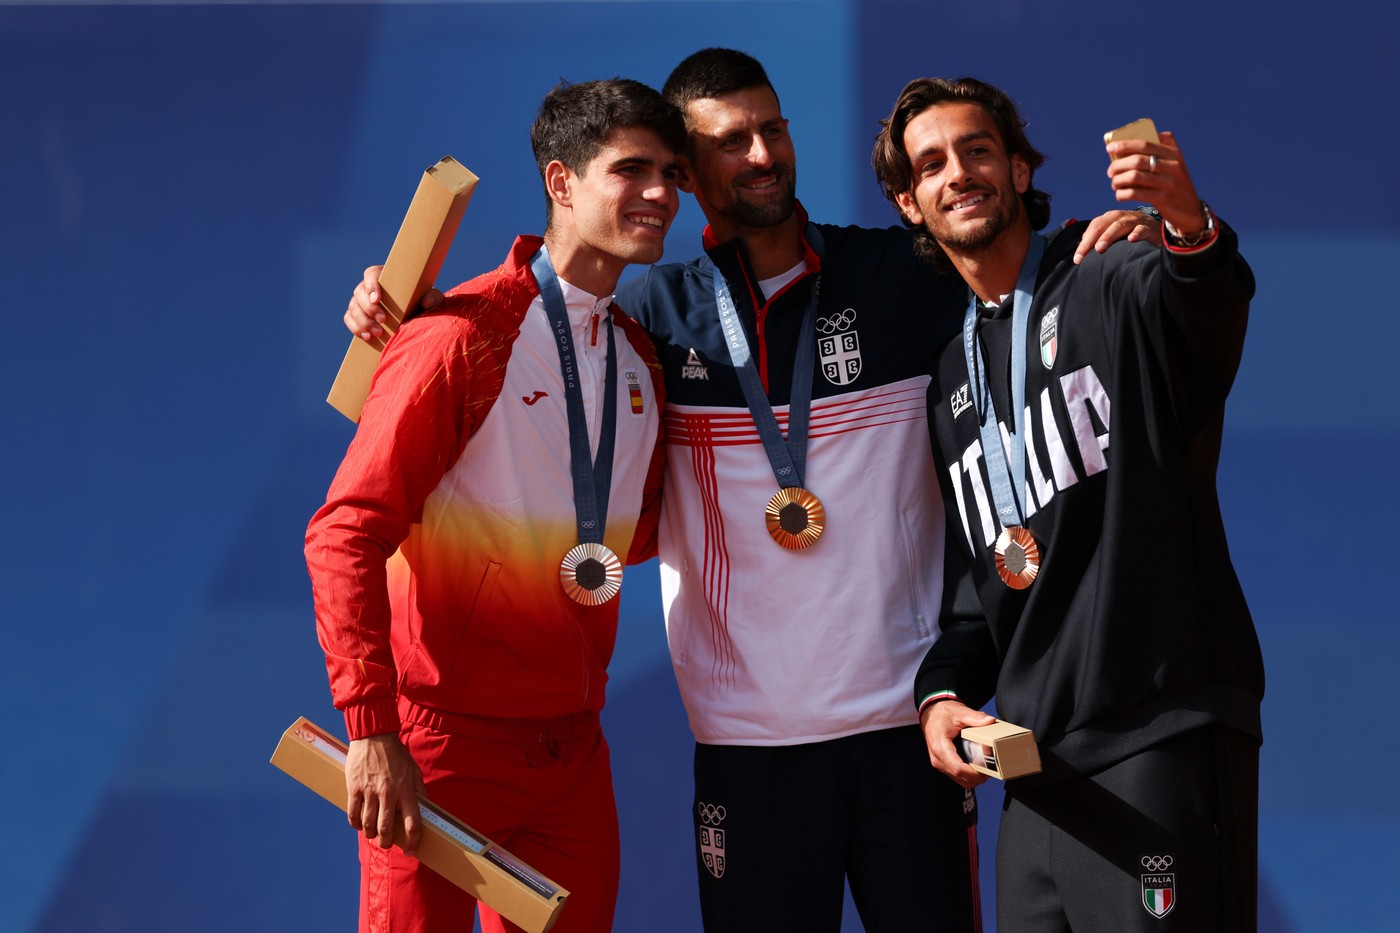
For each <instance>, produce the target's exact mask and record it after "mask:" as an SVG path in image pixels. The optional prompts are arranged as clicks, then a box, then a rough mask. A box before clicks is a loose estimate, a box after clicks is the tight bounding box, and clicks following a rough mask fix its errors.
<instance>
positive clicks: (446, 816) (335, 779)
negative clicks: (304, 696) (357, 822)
mask: <svg viewBox="0 0 1400 933" xmlns="http://www.w3.org/2000/svg"><path fill="white" fill-rule="evenodd" d="M345 752H346V748H345V743H343V742H341V741H340V740H339V739H337V738H335V737H334V736H332V735H331V734H330V733H328V732H326V731H325V730H324V729H321V728H320V727H319V726H317V725H315V724H314V723H312V722H311V721H310V720H308V719H306V718H305V717H302V718H301V719H298V720H297V721H296V722H294V723H292V724H291V725H290V726H288V727H287V731H286V732H283V733H282V738H281V740H280V741H279V742H278V743H277V750H276V751H274V752H273V753H272V763H273V764H274V765H276V766H277V767H279V768H281V769H282V770H283V771H285V772H287V773H288V774H290V775H291V776H292V777H294V778H296V779H297V780H298V781H300V782H301V783H303V784H305V785H306V786H307V787H309V788H311V789H312V790H314V791H315V792H316V793H318V794H320V795H321V796H322V797H324V798H326V799H327V800H329V801H330V802H331V803H333V804H335V805H336V806H337V807H339V808H341V810H342V811H344V809H345ZM418 805H419V811H420V812H421V813H422V815H423V838H422V841H421V842H420V843H419V844H418V860H419V861H421V862H422V863H423V864H424V865H427V866H428V867H429V868H431V869H432V870H433V871H435V872H437V873H438V874H440V875H442V876H443V877H444V878H446V879H447V880H448V881H451V882H452V883H453V884H455V885H457V887H459V888H461V889H462V890H463V891H466V892H467V893H468V894H470V895H472V896H473V897H475V898H476V899H477V900H479V901H481V902H482V903H483V904H486V905H487V906H488V907H491V908H493V909H495V910H496V911H497V912H498V913H499V914H500V915H501V916H503V917H505V918H506V919H507V920H509V921H511V922H512V923H514V924H516V925H517V926H519V927H522V928H524V929H526V930H529V931H530V933H544V931H546V930H548V929H549V928H550V927H551V926H553V925H554V921H555V920H556V919H558V917H559V912H560V911H561V910H563V909H564V904H565V902H566V901H567V900H568V897H569V892H568V891H567V890H566V889H564V888H562V887H560V886H559V885H558V884H556V883H554V882H553V881H551V880H549V879H548V878H546V877H545V876H544V875H542V874H540V873H539V872H537V871H535V870H534V869H533V868H531V867H530V866H529V865H527V864H525V863H524V862H523V861H521V860H520V859H518V858H516V857H515V856H514V855H511V854H510V853H509V852H507V851H506V850H505V849H502V848H501V847H500V846H498V845H496V844H495V843H494V842H492V841H491V840H490V839H487V838H486V837H485V836H483V835H481V834H480V833H478V832H477V831H476V830H474V829H472V828H471V827H470V826H468V825H467V824H465V823H463V822H462V821H461V820H458V819H457V818H456V817H454V816H452V814H450V813H448V812H447V811H446V810H443V809H442V808H441V807H439V806H437V805H436V804H434V803H432V802H431V801H429V800H427V799H425V798H423V797H419V798H418ZM403 833H404V829H403V821H402V820H400V821H399V824H398V826H396V827H395V830H394V842H395V843H396V844H398V845H402V843H403V838H404V836H403Z"/></svg>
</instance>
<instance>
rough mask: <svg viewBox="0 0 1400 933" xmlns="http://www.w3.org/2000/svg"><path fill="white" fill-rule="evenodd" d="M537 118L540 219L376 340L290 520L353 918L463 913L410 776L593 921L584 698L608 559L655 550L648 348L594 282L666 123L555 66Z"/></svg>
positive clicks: (466, 914) (490, 923)
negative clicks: (341, 720)
mask: <svg viewBox="0 0 1400 933" xmlns="http://www.w3.org/2000/svg"><path fill="white" fill-rule="evenodd" d="M531 136H532V142H533V144H534V148H535V155H536V159H537V161H538V164H539V169H540V173H541V177H542V179H543V181H544V187H545V193H546V196H547V200H546V204H547V209H548V223H547V226H546V230H545V234H544V237H543V239H540V238H536V237H520V238H519V239H517V240H516V243H515V245H514V246H513V247H512V249H511V251H510V254H509V256H508V257H507V258H506V261H505V263H504V264H503V265H502V266H501V267H500V268H498V269H496V270H495V271H493V272H490V273H487V274H486V275H483V276H481V277H479V278H477V279H473V280H472V281H470V282H467V283H465V284H463V285H461V286H459V287H458V288H456V289H454V290H453V291H452V292H451V293H449V295H448V298H447V300H446V301H444V302H443V303H442V305H440V306H439V307H437V308H435V309H434V310H433V311H431V312H428V313H425V314H422V315H420V316H418V317H416V318H413V319H411V320H409V321H408V322H406V323H405V324H404V325H403V327H402V328H401V329H400V330H399V332H398V333H397V334H396V335H395V336H394V338H393V339H392V340H391V341H390V343H389V345H388V346H387V348H386V349H385V351H384V356H383V359H382V360H381V362H380V365H379V369H378V370H377V372H376V374H375V378H374V383H373V387H372V388H371V391H370V394H369V398H368V400H367V401H366V403H365V406H364V411H363V414H362V416H361V420H360V426H359V429H358V431H357V433H356V435H355V438H354V440H353V442H352V443H351V445H350V448H349V450H348V452H347V453H346V456H345V460H344V462H343V463H342V464H341V467H340V470H339V471H338V472H337V474H336V477H335V480H334V482H333V483H332V485H331V488H330V492H329V493H328V495H327V499H326V504H325V505H324V506H323V507H322V508H321V509H320V510H319V511H318V512H317V513H316V515H315V517H314V518H313V519H312V521H311V524H310V527H309V528H308V530H307V536H306V560H307V567H308V569H309V571H310V575H311V580H312V585H313V591H314V595H315V602H316V619H317V628H318V632H319V636H320V641H321V645H322V647H323V648H324V650H325V652H326V667H327V670H328V672H329V676H330V685H331V693H332V695H333V697H334V700H335V704H336V707H337V708H338V709H341V710H343V711H344V714H345V725H346V730H347V732H348V734H349V737H350V739H351V742H350V749H349V754H348V759H347V764H346V792H347V810H348V813H349V817H350V822H351V823H352V824H353V825H355V826H356V828H358V829H361V830H362V831H363V837H362V839H361V844H360V853H361V868H362V872H361V898H360V928H361V930H374V931H387V930H390V929H392V930H395V931H400V930H413V931H435V930H454V931H458V930H463V929H470V928H471V913H472V910H473V909H474V908H475V907H476V906H477V905H476V904H475V902H474V901H473V899H472V898H471V897H469V896H468V895H467V894H465V893H464V892H462V891H461V890H459V889H458V888H456V887H455V886H453V885H452V884H451V883H450V882H448V881H447V880H446V879H444V878H442V877H441V876H438V875H437V874H436V873H434V872H432V871H430V870H428V869H427V868H425V867H423V866H421V865H420V863H419V862H418V861H417V860H416V859H414V858H412V857H411V855H412V852H413V850H414V848H415V847H416V845H417V842H418V839H419V834H420V820H419V813H418V804H417V799H416V795H417V794H419V793H425V794H426V795H427V796H428V797H429V798H430V799H432V800H433V801H434V802H435V803H437V804H439V805H441V806H443V807H445V808H446V809H447V810H448V811H450V812H452V813H454V814H456V815H457V816H459V817H460V818H462V819H463V820H465V821H466V822H467V823H469V824H471V825H472V826H473V827H474V828H476V829H477V830H479V831H481V832H483V833H485V834H486V835H488V836H490V837H491V838H492V839H494V840H495V841H496V842H498V843H499V844H501V845H502V846H504V847H505V848H506V849H508V850H509V851H511V852H512V853H513V854H515V855H517V856H519V857H520V858H522V859H524V860H525V861H526V862H528V863H530V864H531V865H532V866H533V867H534V868H535V869H537V870H538V871H540V872H542V873H543V874H545V875H547V876H548V877H549V878H551V879H552V880H553V881H555V882H557V883H559V884H561V885H563V886H564V887H565V888H567V889H569V890H570V892H571V896H570V899H569V901H568V903H567V904H566V906H565V909H564V911H563V912H562V913H561V914H560V919H559V921H558V923H557V924H556V926H555V929H557V930H560V931H564V933H567V931H571V930H572V931H585V933H604V931H607V930H609V929H611V924H612V916H613V906H614V901H615V899H616V893H617V884H618V863H619V858H618V829H617V814H616V806H615V803H614V800H613V791H612V776H611V771H610V767H609V758H608V747H607V743H606V741H605V740H604V738H603V735H602V733H601V731H600V728H599V718H598V714H599V711H600V710H601V709H602V706H603V701H604V686H605V684H606V681H607V673H606V670H607V664H608V661H609V659H610V657H611V655H612V650H613V644H614V639H615V636H616V632H617V619H618V597H617V588H618V585H619V583H620V578H621V560H627V561H632V562H635V561H638V560H643V559H646V558H647V557H650V556H651V555H652V554H654V553H655V534H656V524H657V508H658V505H659V498H660V483H661V468H662V462H663V457H662V445H661V443H660V412H661V405H662V401H663V398H662V396H663V390H662V383H661V375H660V370H659V366H658V364H657V361H656V355H655V351H654V350H653V349H652V346H651V344H650V342H649V341H648V339H647V337H646V335H645V333H644V332H643V331H642V330H641V328H640V327H638V326H637V325H636V324H635V323H634V322H633V321H631V320H630V319H629V318H627V317H626V316H625V315H623V314H622V313H621V312H620V311H619V310H618V308H617V307H616V306H615V305H613V304H612V298H611V296H612V293H613V290H614V288H615V287H616V285H617V279H618V276H619V274H620V273H621V272H622V270H623V268H624V267H625V266H626V265H627V264H628V263H632V262H642V263H651V262H655V261H656V260H657V259H659V258H660V257H661V252H662V244H663V240H664V238H665V235H666V231H667V229H668V228H669V226H670V223H671V220H672V219H673V218H674V216H675V212H676V206H677V195H676V191H675V176H676V171H677V168H676V164H677V163H676V157H677V152H678V151H679V150H680V147H681V145H682V143H683V141H684V127H683V125H682V123H681V121H680V117H679V114H678V113H677V112H676V111H675V110H674V108H672V107H671V106H670V105H669V104H666V103H665V102H664V101H663V100H662V99H661V97H660V96H659V95H658V94H657V93H656V92H655V91H653V90H651V89H650V88H647V87H645V86H643V85H641V84H638V83H636V82H632V81H625V80H620V79H614V80H611V81H599V82H590V83H586V84H578V85H571V86H561V87H559V88H556V89H555V90H554V91H553V92H551V93H550V94H549V95H548V96H547V97H546V98H545V100H544V102H543V104H542V106H541V110H540V115H539V117H538V118H537V119H536V121H535V125H534V128H533V130H532V133H531ZM619 557H620V558H621V560H619ZM396 818H402V819H403V821H404V824H405V829H406V832H407V841H406V845H405V847H404V851H402V852H401V851H399V850H397V849H394V848H392V846H391V840H392V837H393V831H394V823H395V820H396ZM481 920H482V924H483V927H484V928H485V929H487V930H490V931H500V930H507V929H514V927H513V926H512V925H511V924H509V923H507V922H505V921H503V920H502V919H501V918H500V917H499V916H498V915H496V914H495V912H494V911H491V910H489V909H487V908H485V907H484V906H483V907H482V908H481Z"/></svg>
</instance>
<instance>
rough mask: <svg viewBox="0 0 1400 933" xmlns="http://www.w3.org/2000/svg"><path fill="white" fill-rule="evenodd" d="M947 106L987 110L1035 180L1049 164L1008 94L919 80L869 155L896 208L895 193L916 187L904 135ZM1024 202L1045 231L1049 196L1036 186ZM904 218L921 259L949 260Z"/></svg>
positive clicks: (980, 85)
mask: <svg viewBox="0 0 1400 933" xmlns="http://www.w3.org/2000/svg"><path fill="white" fill-rule="evenodd" d="M947 103H973V104H977V105H979V106H981V107H982V108H983V109H984V110H986V111H987V113H989V114H990V115H991V117H992V120H993V122H995V123H996V127H997V130H998V132H1000V134H1001V140H1002V144H1003V145H1004V146H1005V147H1006V154H1007V156H1008V157H1010V156H1014V155H1019V156H1020V157H1021V158H1023V159H1025V160H1026V164H1027V165H1028V166H1030V177H1031V179H1032V181H1033V180H1034V178H1035V170H1036V169H1038V168H1040V166H1041V165H1043V164H1044V163H1045V156H1044V155H1042V154H1041V153H1040V152H1038V151H1037V150H1036V148H1035V147H1034V146H1032V145H1031V143H1030V140H1029V139H1027V138H1026V131H1025V126H1026V121H1025V120H1023V119H1021V114H1020V112H1019V111H1018V110H1017V109H1016V103H1015V102H1014V101H1013V100H1012V99H1011V98H1010V97H1008V96H1007V95H1006V93H1005V92H1004V91H1002V90H1000V89H999V88H996V87H993V86H992V85H990V84H987V83H986V82H985V81H979V80H977V79H976V78H958V79H956V80H949V79H947V78H916V79H914V80H913V81H910V82H909V83H908V84H906V85H905V86H904V90H902V91H900V92H899V99H898V100H896V101H895V102H894V109H893V110H891V111H890V115H889V116H888V117H887V118H885V119H884V120H881V121H880V127H881V129H880V134H879V135H878V136H876V137H875V149H874V151H873V152H871V154H870V164H871V166H872V167H873V168H874V169H875V179H876V181H878V182H879V183H880V188H881V190H883V191H884V193H885V197H887V198H889V199H890V202H891V203H893V204H895V208H896V210H898V206H899V205H898V202H897V201H896V200H895V197H896V195H898V194H901V193H903V192H906V191H910V190H912V189H913V187H914V167H913V164H912V163H911V162H910V161H909V153H908V152H907V151H905V148H904V131H905V129H906V128H907V127H908V126H909V122H910V121H911V120H913V119H914V118H915V117H917V116H918V115H919V114H921V113H923V112H924V111H925V110H927V109H929V108H930V107H933V106H936V105H938V104H947ZM1021 201H1022V203H1023V204H1024V205H1025V208H1026V214H1027V216H1028V217H1029V218H1030V222H1031V229H1032V230H1040V229H1042V228H1044V226H1045V225H1046V224H1048V223H1049V222H1050V195H1048V194H1046V193H1045V192H1044V191H1038V190H1036V188H1035V186H1034V185H1033V184H1031V185H1028V186H1027V188H1026V191H1025V193H1024V194H1022V195H1021ZM899 216H900V219H901V220H903V221H904V224H905V226H907V227H911V228H913V229H914V243H915V247H916V248H917V249H918V251H919V253H920V255H923V256H926V257H929V258H931V259H934V260H938V261H944V260H946V257H945V256H944V254H943V249H942V247H940V246H939V245H938V243H937V242H936V241H935V240H934V239H933V236H932V235H931V234H930V233H929V232H928V231H927V230H925V229H924V228H923V227H921V226H919V225H918V224H915V223H912V222H911V221H910V220H909V219H908V218H907V217H905V216H904V213H903V212H902V211H901V212H900V215H899Z"/></svg>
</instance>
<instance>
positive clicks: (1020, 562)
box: [996, 525, 1040, 590]
mask: <svg viewBox="0 0 1400 933" xmlns="http://www.w3.org/2000/svg"><path fill="white" fill-rule="evenodd" d="M996 562H997V573H999V574H1001V580H1002V582H1003V583H1005V584H1006V585H1007V586H1009V587H1011V588H1012V589H1013V590H1024V589H1025V588H1026V587H1028V586H1030V585H1031V584H1032V583H1034V582H1035V577H1036V574H1038V573H1040V545H1039V544H1037V543H1036V540H1035V536H1034V535H1032V534H1031V533H1030V532H1029V531H1027V530H1026V529H1025V528H1022V527H1021V526H1019V525H1012V526H1011V527H1010V528H1007V529H1005V530H1004V531H1002V533H1001V535H1000V536H999V537H998V538H997V545H996Z"/></svg>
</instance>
